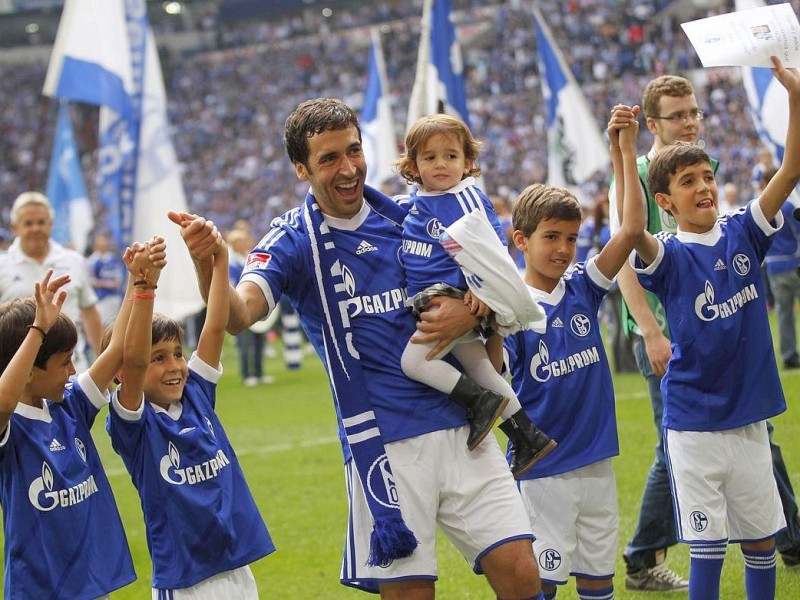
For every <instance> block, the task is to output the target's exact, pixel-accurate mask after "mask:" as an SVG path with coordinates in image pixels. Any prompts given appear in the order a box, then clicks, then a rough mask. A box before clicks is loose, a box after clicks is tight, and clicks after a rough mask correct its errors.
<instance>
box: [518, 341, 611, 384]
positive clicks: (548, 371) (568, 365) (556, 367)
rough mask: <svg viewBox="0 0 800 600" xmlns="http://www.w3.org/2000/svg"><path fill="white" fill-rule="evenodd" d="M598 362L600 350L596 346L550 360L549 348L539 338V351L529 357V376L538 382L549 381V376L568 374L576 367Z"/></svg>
mask: <svg viewBox="0 0 800 600" xmlns="http://www.w3.org/2000/svg"><path fill="white" fill-rule="evenodd" d="M599 362H600V352H599V351H598V350H597V347H596V346H592V347H591V348H587V349H586V350H581V351H580V352H575V353H574V354H570V355H569V356H567V357H566V358H561V359H558V360H553V361H552V362H551V361H550V350H549V349H548V348H547V344H545V343H544V340H539V352H537V353H536V354H535V355H534V356H533V358H532V359H531V376H532V377H533V378H534V379H535V380H536V381H540V382H542V383H543V382H545V381H549V380H550V378H551V377H561V376H563V375H568V374H569V373H572V372H573V371H576V370H577V369H583V368H584V367H588V366H589V365H593V364H596V363H599Z"/></svg>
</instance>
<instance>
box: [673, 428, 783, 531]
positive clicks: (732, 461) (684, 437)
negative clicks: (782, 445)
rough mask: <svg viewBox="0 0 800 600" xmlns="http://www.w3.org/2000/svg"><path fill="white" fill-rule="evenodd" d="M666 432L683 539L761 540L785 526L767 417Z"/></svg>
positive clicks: (679, 528)
mask: <svg viewBox="0 0 800 600" xmlns="http://www.w3.org/2000/svg"><path fill="white" fill-rule="evenodd" d="M664 434H665V449H666V453H667V468H668V469H669V473H670V482H671V485H672V495H673V501H674V503H675V515H676V522H677V527H678V539H679V540H681V541H682V542H687V543H692V542H721V541H725V540H728V539H730V541H732V542H747V541H758V540H763V539H765V538H769V537H771V536H773V535H775V534H776V533H777V532H778V531H780V530H781V529H784V528H786V519H785V518H784V516H783V508H782V505H781V499H780V496H779V495H778V486H777V484H776V483H775V477H774V475H773V474H772V455H771V453H770V448H769V438H768V436H767V424H766V421H759V422H758V423H752V424H751V425H745V426H743V427H737V428H735V429H726V430H724V431H674V430H671V429H665V430H664Z"/></svg>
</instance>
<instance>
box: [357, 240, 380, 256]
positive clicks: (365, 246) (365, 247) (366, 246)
mask: <svg viewBox="0 0 800 600" xmlns="http://www.w3.org/2000/svg"><path fill="white" fill-rule="evenodd" d="M377 251H378V249H377V248H376V247H375V246H373V245H372V244H370V243H369V242H368V241H367V240H361V243H360V244H359V245H358V248H356V254H357V255H358V256H360V255H362V254H364V253H365V252H377Z"/></svg>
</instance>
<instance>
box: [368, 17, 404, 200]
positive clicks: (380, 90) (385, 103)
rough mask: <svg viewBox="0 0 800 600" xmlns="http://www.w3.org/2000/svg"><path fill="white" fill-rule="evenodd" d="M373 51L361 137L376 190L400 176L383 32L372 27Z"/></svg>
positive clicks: (370, 179) (371, 180) (370, 176)
mask: <svg viewBox="0 0 800 600" xmlns="http://www.w3.org/2000/svg"><path fill="white" fill-rule="evenodd" d="M371 35H372V44H371V45H370V48H369V77H368V78H367V89H366V92H365V93H364V104H363V106H362V107H361V119H360V121H361V138H362V140H361V141H362V143H363V145H364V156H366V159H367V184H369V185H371V186H372V187H375V188H380V186H381V185H382V184H383V183H384V182H386V181H387V180H389V179H393V178H396V177H397V175H396V174H395V172H394V171H393V170H392V165H393V164H394V161H395V160H397V157H398V153H397V141H396V138H395V133H394V119H393V118H392V97H391V95H390V94H389V88H388V84H387V79H386V66H385V63H384V60H383V48H382V47H381V38H380V33H379V32H378V30H377V28H372V31H371Z"/></svg>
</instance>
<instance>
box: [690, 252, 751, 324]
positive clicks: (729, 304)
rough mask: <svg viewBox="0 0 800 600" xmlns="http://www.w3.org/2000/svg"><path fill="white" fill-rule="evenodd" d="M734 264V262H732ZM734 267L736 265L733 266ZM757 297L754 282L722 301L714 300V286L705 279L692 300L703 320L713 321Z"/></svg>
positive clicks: (722, 317)
mask: <svg viewBox="0 0 800 600" xmlns="http://www.w3.org/2000/svg"><path fill="white" fill-rule="evenodd" d="M734 264H736V263H734ZM734 268H736V267H734ZM756 298H758V290H757V289H756V286H755V284H754V283H751V284H750V285H748V286H745V287H744V288H742V289H741V290H739V291H738V292H736V293H735V294H734V295H733V296H731V297H730V298H728V299H727V300H724V301H723V302H720V303H716V302H715V294H714V286H713V285H711V282H710V281H706V284H705V289H704V290H703V293H702V294H698V296H697V298H695V300H694V312H695V314H696V315H697V316H698V318H699V319H701V320H703V321H715V320H716V319H726V318H728V317H730V316H731V315H734V314H736V312H737V311H738V310H739V309H740V308H742V307H743V306H744V305H745V304H747V303H748V302H750V301H752V300H755V299H756Z"/></svg>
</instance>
